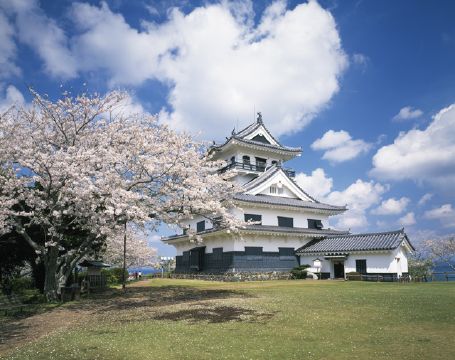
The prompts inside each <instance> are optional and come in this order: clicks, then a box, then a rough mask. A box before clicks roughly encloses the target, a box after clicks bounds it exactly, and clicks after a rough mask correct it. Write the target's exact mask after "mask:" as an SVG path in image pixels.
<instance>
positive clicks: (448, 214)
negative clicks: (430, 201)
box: [424, 204, 455, 227]
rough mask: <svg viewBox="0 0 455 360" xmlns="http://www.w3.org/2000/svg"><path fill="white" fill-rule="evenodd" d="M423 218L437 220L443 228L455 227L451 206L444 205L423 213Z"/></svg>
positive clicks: (454, 214) (454, 210)
mask: <svg viewBox="0 0 455 360" xmlns="http://www.w3.org/2000/svg"><path fill="white" fill-rule="evenodd" d="M424 217H425V218H426V219H430V220H439V221H440V222H441V224H442V226H444V227H455V209H454V208H452V204H444V205H442V206H441V207H439V208H434V209H432V210H428V211H425V214H424Z"/></svg>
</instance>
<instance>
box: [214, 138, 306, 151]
mask: <svg viewBox="0 0 455 360" xmlns="http://www.w3.org/2000/svg"><path fill="white" fill-rule="evenodd" d="M230 139H235V140H237V141H240V142H244V143H246V144H251V145H258V146H262V147H266V148H270V149H276V150H281V151H291V152H296V153H300V152H302V148H300V147H290V146H284V145H281V144H279V145H273V144H266V143H263V142H260V141H255V140H251V139H244V138H241V137H239V136H237V135H234V136H232V137H231V138H229V140H230ZM229 140H228V141H229ZM228 141H226V143H227V142H228ZM226 143H225V144H226ZM223 145H224V144H223ZM223 145H220V146H223Z"/></svg>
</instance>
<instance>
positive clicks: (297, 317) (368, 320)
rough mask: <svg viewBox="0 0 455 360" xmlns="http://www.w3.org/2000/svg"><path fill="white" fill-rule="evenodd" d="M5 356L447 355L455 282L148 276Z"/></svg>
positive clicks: (454, 352)
mask: <svg viewBox="0 0 455 360" xmlns="http://www.w3.org/2000/svg"><path fill="white" fill-rule="evenodd" d="M142 285H143V286H142V287H139V286H138V285H136V284H135V285H133V286H134V287H132V288H130V289H129V292H128V293H127V295H126V296H122V295H121V294H119V293H118V292H113V293H111V294H110V295H109V296H108V294H105V295H100V296H97V297H96V298H94V299H91V300H84V301H81V302H80V303H72V304H68V305H65V308H66V310H67V311H68V312H73V313H74V312H77V314H80V315H78V317H79V319H78V321H77V322H75V323H74V324H73V325H72V326H71V327H69V328H65V329H64V330H60V331H54V332H52V333H51V334H50V335H48V336H45V337H41V338H39V339H38V340H36V341H34V342H31V343H25V344H22V345H21V346H18V348H17V349H16V350H13V351H9V352H8V353H5V354H4V357H3V358H5V359H34V360H35V359H36V360H38V359H65V360H67V359H78V360H79V359H90V360H92V359H116V360H117V359H118V360H120V359H399V360H402V359H454V358H455V283H428V284H396V283H367V282H338V281H305V280H303V281H266V282H249V283H217V282H204V281H193V280H166V279H163V280H161V279H156V280H151V281H148V282H147V283H145V284H144V283H142Z"/></svg>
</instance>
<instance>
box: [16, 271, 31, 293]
mask: <svg viewBox="0 0 455 360" xmlns="http://www.w3.org/2000/svg"><path fill="white" fill-rule="evenodd" d="M32 288H33V281H32V278H30V277H25V276H24V277H16V278H13V279H12V280H11V289H12V292H13V293H14V294H19V295H21V294H24V293H25V292H26V290H29V289H32Z"/></svg>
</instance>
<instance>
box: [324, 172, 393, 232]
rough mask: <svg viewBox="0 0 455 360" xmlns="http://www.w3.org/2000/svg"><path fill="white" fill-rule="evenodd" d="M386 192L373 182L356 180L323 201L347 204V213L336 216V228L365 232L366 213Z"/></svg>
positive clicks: (385, 188) (383, 187)
mask: <svg viewBox="0 0 455 360" xmlns="http://www.w3.org/2000/svg"><path fill="white" fill-rule="evenodd" d="M387 190H388V188H387V186H384V185H382V184H380V183H375V182H373V181H369V182H366V181H363V180H360V179H358V180H357V181H356V182H355V183H353V184H351V185H350V186H348V187H347V188H346V189H345V190H343V191H333V192H331V193H330V194H328V195H327V196H326V198H325V200H326V201H327V202H328V203H330V204H336V205H344V204H347V206H348V209H349V210H348V211H347V212H346V213H344V214H343V215H339V216H336V217H335V218H334V219H336V227H338V228H340V229H347V228H351V229H357V230H365V228H366V227H367V226H368V224H369V222H368V219H367V216H366V211H367V210H368V209H370V208H371V207H372V206H374V205H376V204H377V203H379V201H380V200H381V196H382V194H384V193H385V192H386V191H387Z"/></svg>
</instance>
